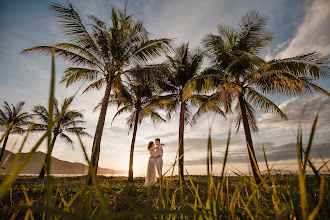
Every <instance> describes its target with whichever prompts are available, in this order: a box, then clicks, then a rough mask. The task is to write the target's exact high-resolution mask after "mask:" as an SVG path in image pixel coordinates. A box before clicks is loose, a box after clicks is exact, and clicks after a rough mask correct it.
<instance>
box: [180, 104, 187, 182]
mask: <svg viewBox="0 0 330 220" xmlns="http://www.w3.org/2000/svg"><path fill="white" fill-rule="evenodd" d="M185 111H186V103H185V102H184V101H182V102H181V109H180V122H179V175H180V176H181V178H182V179H183V178H184V172H183V154H184V149H183V138H184V137H183V136H184V115H185Z"/></svg>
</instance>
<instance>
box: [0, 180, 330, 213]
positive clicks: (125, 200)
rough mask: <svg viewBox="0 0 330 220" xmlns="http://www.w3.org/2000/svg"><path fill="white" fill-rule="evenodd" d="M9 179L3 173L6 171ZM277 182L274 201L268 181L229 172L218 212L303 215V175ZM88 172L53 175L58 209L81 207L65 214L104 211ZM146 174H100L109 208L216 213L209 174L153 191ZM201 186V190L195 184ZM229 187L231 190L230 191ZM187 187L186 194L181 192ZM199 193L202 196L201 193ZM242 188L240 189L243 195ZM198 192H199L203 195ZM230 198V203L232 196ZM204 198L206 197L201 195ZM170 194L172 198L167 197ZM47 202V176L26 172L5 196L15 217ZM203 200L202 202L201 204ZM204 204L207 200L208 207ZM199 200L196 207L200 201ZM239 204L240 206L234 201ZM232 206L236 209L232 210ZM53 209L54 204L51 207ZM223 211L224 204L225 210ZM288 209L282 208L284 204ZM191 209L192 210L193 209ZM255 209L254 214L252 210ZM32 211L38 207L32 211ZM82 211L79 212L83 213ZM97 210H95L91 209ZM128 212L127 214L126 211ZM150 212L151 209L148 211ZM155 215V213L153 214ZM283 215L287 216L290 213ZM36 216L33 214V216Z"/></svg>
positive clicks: (4, 208) (4, 204)
mask: <svg viewBox="0 0 330 220" xmlns="http://www.w3.org/2000/svg"><path fill="white" fill-rule="evenodd" d="M1 179H3V177H1ZM272 179H273V181H275V183H276V185H275V187H274V186H271V188H274V189H276V195H278V200H279V201H278V202H274V194H272V193H269V192H267V191H266V190H265V189H263V187H261V188H259V189H258V187H257V188H255V187H254V185H253V184H251V183H252V182H253V179H251V178H250V177H228V185H227V179H225V181H224V185H223V186H224V187H223V188H222V190H221V192H220V194H219V196H220V197H222V198H223V199H222V200H221V199H220V200H219V204H218V205H219V208H220V207H221V208H222V209H223V210H222V212H219V214H220V213H221V214H220V215H217V217H226V218H228V217H229V218H240V219H241V218H242V219H246V218H247V219H250V218H251V216H250V215H252V216H253V217H255V218H256V219H273V218H276V216H277V215H279V214H280V213H281V212H277V211H276V209H277V208H276V205H279V206H283V207H281V208H282V209H283V210H286V209H285V208H284V207H285V206H287V207H291V208H290V209H289V210H287V211H286V213H285V215H284V216H285V219H291V218H292V219H294V217H297V219H301V218H302V217H301V209H300V194H299V187H297V186H298V185H299V177H298V175H294V174H292V175H280V174H278V175H272ZM265 180H266V182H267V184H269V185H272V183H271V181H270V179H268V178H265ZM220 181H221V178H220V177H214V178H213V182H214V185H215V186H216V185H218V184H220ZM84 182H85V177H58V178H51V184H52V186H53V195H54V206H53V209H54V210H57V211H63V213H65V212H66V213H67V214H69V213H71V214H72V213H75V214H72V216H70V215H66V216H62V217H69V218H71V217H72V218H74V217H76V218H78V216H81V217H82V216H85V217H86V218H87V217H89V218H90V217H92V216H94V217H98V218H100V217H101V214H102V208H101V207H100V200H99V198H98V196H97V194H96V192H95V190H93V189H87V190H86V191H85V192H84V193H83V191H84V189H83V188H84V185H85V184H84ZM317 182H318V181H317V180H316V179H315V176H306V188H307V189H308V190H307V191H308V196H307V197H308V201H309V203H310V204H311V205H312V204H317V203H318V201H319V196H320V187H319V185H318V184H317ZM143 183H144V178H136V179H135V182H134V183H133V184H132V183H128V182H127V178H124V177H103V176H101V177H99V186H100V187H101V190H102V192H103V196H104V198H105V199H106V204H107V207H108V211H109V214H110V216H111V213H112V214H113V215H112V216H113V217H118V218H120V217H122V218H128V217H129V216H133V215H134V216H136V217H138V218H143V217H145V216H146V215H147V214H148V212H150V213H149V214H151V213H153V215H151V216H152V218H157V217H158V218H165V217H167V218H170V219H171V218H174V217H180V216H181V217H182V215H183V214H186V216H185V217H187V218H194V216H195V217H197V215H196V213H195V214H193V212H196V211H197V212H199V213H200V214H205V216H204V217H208V218H210V217H211V215H210V214H211V213H208V212H207V211H206V210H207V209H208V208H207V204H208V203H210V200H209V198H210V197H209V192H208V178H207V176H191V178H190V177H189V176H188V177H187V178H185V181H183V183H182V187H180V181H179V179H178V177H177V176H173V177H172V178H171V177H166V178H164V181H163V188H161V184H160V183H158V184H156V185H155V186H154V187H152V188H151V189H150V191H148V189H146V188H144V187H143ZM329 183H330V176H329V175H327V176H325V184H326V185H327V186H329ZM194 187H196V190H197V191H196V192H198V193H196V192H195V191H194V190H193V192H192V191H191V190H192V188H194ZM227 189H228V191H227ZM181 193H182V195H181ZM196 194H198V196H196ZM238 194H239V195H238ZM84 196H85V197H86V198H85V199H86V200H85V201H86V202H85V203H84V204H83V205H82V206H83V207H81V204H79V203H80V201H81V200H82V197H84ZM197 197H198V198H197ZM228 198H229V203H228V202H227V199H228ZM199 199H200V201H198V200H199ZM329 199H330V198H329V193H327V194H326V196H325V198H324V199H323V202H322V207H321V209H320V212H319V216H320V218H319V219H326V218H327V216H328V213H329V211H330V210H329ZM164 200H167V201H164ZM45 202H46V189H45V181H44V180H39V179H38V178H36V177H20V178H18V179H17V180H16V182H15V183H14V184H13V185H12V188H11V189H10V191H8V192H7V193H6V194H5V196H4V197H3V198H2V199H1V206H0V207H1V208H0V209H1V218H2V219H10V218H11V217H13V216H16V218H17V219H20V218H24V216H26V214H27V207H28V206H30V208H31V210H33V218H34V219H42V218H43V212H44V211H45V210H44V209H43V208H44V207H45ZM199 203H200V204H199ZM201 204H204V208H203V207H202V205H201ZM195 205H196V208H195V207H194V206H195ZM228 205H229V206H232V208H231V207H229V209H228ZM234 206H235V207H234ZM79 209H81V211H79V212H77V211H78V210H79ZM230 209H232V210H233V211H234V212H235V213H231V212H230ZM50 210H52V209H49V210H48V211H50ZM156 210H159V211H162V210H163V211H164V210H171V211H175V210H177V211H179V212H180V211H181V212H182V213H181V215H177V214H176V213H175V212H174V213H172V215H171V214H170V213H167V215H166V212H165V214H163V215H157V214H156V213H155V211H156ZM219 211H220V210H219ZM280 211H282V210H280ZM189 212H191V213H189ZM249 212H250V214H249ZM31 213H32V212H31ZM77 214H78V215H77ZM91 214H93V215H91ZM126 214H127V215H126ZM143 214H146V215H143ZM151 216H149V217H151ZM284 216H283V218H284ZM30 217H32V216H30Z"/></svg>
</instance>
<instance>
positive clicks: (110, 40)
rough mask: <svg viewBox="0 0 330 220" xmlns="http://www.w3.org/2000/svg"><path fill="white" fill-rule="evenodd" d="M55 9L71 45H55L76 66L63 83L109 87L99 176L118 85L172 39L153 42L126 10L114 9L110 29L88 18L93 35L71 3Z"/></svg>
mask: <svg viewBox="0 0 330 220" xmlns="http://www.w3.org/2000/svg"><path fill="white" fill-rule="evenodd" d="M51 9H52V10H53V11H55V12H56V14H57V17H58V18H60V24H61V28H62V29H63V31H64V33H65V35H66V36H68V37H69V42H70V43H60V44H55V45H54V50H55V54H56V55H57V56H59V57H61V58H63V59H65V60H68V61H70V62H71V63H72V64H73V65H74V66H73V67H69V68H67V69H66V70H65V75H64V76H63V77H62V80H61V82H62V83H66V86H67V87H68V86H70V85H71V84H73V83H76V82H78V81H82V82H86V81H87V82H92V83H91V84H90V85H89V86H88V87H87V88H86V89H85V90H84V92H86V91H90V90H92V89H97V90H100V89H102V88H103V87H104V86H105V87H106V88H105V91H104V97H103V99H102V106H101V111H100V115H99V119H98V123H97V126H96V130H95V135H94V141H93V148H92V158H91V165H92V166H93V168H94V170H95V173H96V172H97V166H98V160H99V154H100V144H101V138H102V133H103V127H104V122H105V118H106V113H107V108H108V102H109V98H110V93H111V91H112V90H113V89H114V86H115V84H116V82H117V81H118V80H119V79H120V76H121V75H123V74H126V73H127V70H128V69H129V68H130V65H131V64H132V63H133V62H135V63H136V62H137V63H145V62H147V61H148V60H150V59H152V58H154V57H157V56H160V55H161V54H163V53H165V52H168V51H169V49H170V48H171V46H170V45H171V40H170V39H167V38H162V39H154V40H151V39H150V34H149V33H148V32H147V30H146V29H145V28H144V26H143V22H142V21H134V20H133V16H132V15H131V14H128V13H127V9H126V7H125V9H124V10H123V11H119V10H118V9H116V8H112V11H111V22H112V25H111V26H110V27H107V25H106V23H105V22H103V21H101V20H99V19H98V18H97V17H96V16H94V15H88V16H87V18H88V20H89V21H90V22H91V24H90V25H91V31H90V32H89V31H88V30H87V29H86V27H85V25H84V24H83V23H82V21H81V19H80V17H79V15H78V13H77V12H76V11H75V10H74V9H73V7H72V5H71V4H69V7H65V6H62V5H59V4H55V3H54V4H52V5H51ZM51 50H52V46H38V47H33V48H30V49H26V50H24V51H22V53H23V54H28V53H31V52H38V53H40V54H43V55H50V54H51ZM89 183H91V178H89Z"/></svg>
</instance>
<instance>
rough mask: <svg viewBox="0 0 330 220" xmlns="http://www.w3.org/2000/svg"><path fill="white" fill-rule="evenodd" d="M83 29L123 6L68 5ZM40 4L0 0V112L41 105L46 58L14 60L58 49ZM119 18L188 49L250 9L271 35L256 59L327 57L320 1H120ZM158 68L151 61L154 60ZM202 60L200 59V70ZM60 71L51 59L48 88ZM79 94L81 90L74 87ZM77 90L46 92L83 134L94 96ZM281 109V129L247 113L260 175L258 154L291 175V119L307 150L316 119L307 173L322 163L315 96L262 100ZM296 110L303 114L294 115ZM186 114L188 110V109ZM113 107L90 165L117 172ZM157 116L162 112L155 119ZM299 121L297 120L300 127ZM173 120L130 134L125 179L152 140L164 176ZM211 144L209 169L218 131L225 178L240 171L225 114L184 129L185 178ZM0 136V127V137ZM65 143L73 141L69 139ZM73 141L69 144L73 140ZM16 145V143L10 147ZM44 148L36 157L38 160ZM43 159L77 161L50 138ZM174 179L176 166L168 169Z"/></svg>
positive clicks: (324, 8)
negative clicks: (160, 150)
mask: <svg viewBox="0 0 330 220" xmlns="http://www.w3.org/2000/svg"><path fill="white" fill-rule="evenodd" d="M54 2H56V3H59V4H64V5H66V4H67V1H66V0H54ZM70 2H71V3H72V5H73V7H74V9H75V10H77V11H78V13H79V14H80V16H81V17H82V19H83V22H85V24H87V23H88V21H87V20H86V15H88V14H93V15H97V16H98V17H99V18H100V19H101V20H103V21H105V22H107V23H108V25H109V24H110V11H111V7H112V6H115V7H119V8H123V7H124V4H125V1H123V0H112V1H111V0H94V1H88V0H70ZM49 4H50V2H49V1H45V0H26V1H20V0H0V30H1V31H0V39H1V41H0V66H1V68H0V107H2V105H3V101H7V102H8V103H13V104H16V103H17V102H18V101H25V102H26V104H25V106H24V110H25V111H28V112H30V111H31V109H32V107H33V106H34V105H38V104H41V105H47V100H48V99H47V97H48V93H49V79H50V57H43V56H40V55H37V54H34V55H27V56H26V55H21V54H20V51H22V50H23V49H26V48H30V47H34V46H39V45H51V44H52V43H59V42H67V39H66V38H65V36H64V35H63V33H62V32H61V30H60V28H59V27H58V23H57V22H56V18H55V16H54V14H53V12H52V11H50V10H49ZM128 10H129V12H131V13H133V15H134V18H135V19H139V20H143V21H144V25H145V27H146V28H147V30H148V31H149V32H150V33H151V34H152V35H151V36H152V38H162V37H168V38H173V39H175V43H176V44H177V45H178V44H180V43H184V42H189V43H190V46H191V47H199V46H200V41H201V39H202V37H203V36H205V35H206V34H209V33H213V34H216V33H217V25H218V24H231V25H233V26H234V27H237V21H238V20H239V18H240V17H241V16H242V15H243V14H244V13H247V12H249V11H251V10H258V11H260V12H261V13H263V14H264V15H266V16H267V17H268V18H269V24H268V27H269V29H271V30H272V31H273V32H274V33H275V36H276V39H275V40H274V41H273V43H272V44H271V45H270V46H269V47H268V48H267V49H265V50H264V51H263V52H262V54H261V56H262V57H263V58H264V59H266V60H271V59H274V58H276V59H279V58H287V57H291V56H296V55H299V54H303V53H308V52H312V51H317V52H320V53H322V54H323V55H324V56H329V54H330V38H329V34H330V26H329V25H328V21H329V20H330V1H328V0H313V1H312V0H307V1H303V0H278V1H271V0H266V1H265V0H246V1H238V0H205V1H200V0H164V1H160V0H135V1H134V0H129V1H128ZM157 61H159V59H158V60H156V61H153V62H157ZM207 62H208V61H207V60H205V63H207ZM68 66H69V63H67V62H65V61H63V60H60V59H56V80H57V82H59V80H60V78H61V76H62V75H63V71H64V69H65V68H66V67H68ZM329 82H330V81H329V79H322V80H319V81H318V82H317V83H318V85H320V86H322V87H324V88H325V89H327V90H328V91H329V87H330V86H329V85H330V84H329ZM81 86H82V87H81ZM86 86H87V85H82V84H79V83H78V84H76V85H74V86H72V87H69V88H65V86H63V85H61V84H58V83H57V84H56V97H57V99H58V100H59V102H61V101H63V100H64V99H65V98H66V97H69V96H71V95H73V94H75V93H76V92H77V91H78V93H77V96H76V98H75V100H74V101H73V104H72V108H74V109H77V110H83V113H84V115H85V121H86V124H85V125H84V126H85V127H86V131H87V132H88V133H89V134H91V135H93V134H94V132H95V127H96V124H97V120H98V116H99V112H98V111H96V112H93V108H94V107H95V106H96V105H97V104H98V103H99V101H100V100H101V99H102V97H103V92H104V91H103V90H102V91H101V92H96V91H95V92H90V93H87V94H81V93H82V89H83V88H84V87H86ZM270 98H271V100H273V101H274V102H275V103H276V104H277V105H278V106H279V107H280V108H281V110H282V111H283V112H284V113H286V114H287V116H288V118H289V120H287V121H285V120H282V119H281V118H279V117H278V116H276V115H273V114H271V113H266V112H260V111H258V110H256V111H257V115H256V116H257V122H258V126H259V132H258V134H254V135H253V141H254V145H255V151H256V156H257V159H258V161H259V166H260V169H261V170H264V169H265V163H264V159H263V151H262V147H263V146H264V148H265V151H266V155H267V158H268V160H269V162H270V163H271V165H274V169H279V170H292V171H294V170H296V169H297V165H296V164H297V163H296V161H297V159H296V145H295V143H296V133H297V128H298V124H299V121H301V123H302V127H303V134H304V143H307V140H308V137H309V132H310V129H311V127H312V122H313V120H314V118H315V116H316V114H317V113H318V112H319V114H320V117H319V118H320V120H319V123H318V127H317V131H316V135H315V137H314V145H313V149H314V150H313V152H312V158H313V160H315V162H316V164H317V165H320V164H321V160H320V158H319V154H321V155H322V156H323V157H324V158H328V159H329V158H330V138H329V134H330V124H329V122H330V101H329V98H328V97H326V96H324V95H302V96H299V97H294V96H281V97H279V96H271V97H270ZM304 106H305V111H304V115H303V116H302V117H301V113H302V109H303V108H304ZM191 109H192V111H193V112H194V111H195V110H196V107H192V108H191ZM115 112H116V107H110V108H109V109H108V112H107V118H106V122H105V127H104V132H103V137H102V143H101V156H100V161H99V166H100V167H104V168H112V169H117V170H122V169H128V160H129V150H130V143H131V138H132V132H129V131H128V128H127V126H126V117H127V115H123V116H121V117H118V118H116V120H115V121H114V123H113V124H112V125H111V120H112V118H113V116H114V114H115ZM160 113H161V114H164V113H163V112H160ZM301 118H302V119H301ZM178 119H179V117H178V112H176V113H174V114H173V115H172V119H171V120H170V121H169V122H167V123H162V124H158V125H156V126H154V125H153V124H152V123H151V121H150V120H148V119H147V120H145V121H144V122H143V123H142V124H141V125H140V126H139V128H138V132H137V140H136V147H135V156H134V172H135V175H137V176H145V173H146V168H147V163H148V157H149V155H148V151H147V150H146V148H147V143H148V142H149V141H151V140H153V139H155V138H157V137H159V138H160V139H161V142H163V143H164V144H165V145H166V146H165V147H164V157H163V158H164V169H163V170H167V169H169V168H170V167H171V166H172V164H173V162H174V161H175V155H176V152H177V147H178V144H177V143H178V127H179V123H178ZM210 127H211V128H212V129H211V136H212V141H213V149H214V152H213V155H214V158H215V167H214V171H215V173H216V174H218V173H219V172H220V170H221V169H222V166H221V162H220V161H222V159H223V155H224V151H225V146H226V142H227V138H228V132H229V130H231V136H230V147H229V165H228V170H227V171H228V173H231V172H233V171H235V172H237V170H239V171H240V172H244V173H246V172H248V171H249V169H248V167H249V166H248V164H247V163H248V157H247V148H246V144H245V138H244V134H243V132H242V129H241V130H239V131H238V133H237V134H236V133H235V115H228V116H227V119H226V120H225V119H224V118H222V117H220V116H214V115H211V114H208V115H205V116H203V117H202V118H201V119H200V120H199V121H198V122H197V123H196V124H195V125H194V126H193V127H190V126H187V127H186V130H185V168H186V169H187V171H188V172H189V173H190V174H206V165H205V164H206V148H207V145H206V144H207V138H208V134H209V130H210V129H209V128H210ZM3 132H4V128H0V134H3ZM38 137H39V135H37V134H33V135H31V136H30V137H29V138H28V141H27V144H26V145H25V147H24V149H23V151H25V152H26V151H28V150H30V149H31V146H33V144H34V143H35V142H36V140H37V138H38ZM73 139H74V138H73ZM21 140H22V137H20V136H15V135H13V136H11V138H10V139H9V141H8V145H7V149H8V150H11V151H13V152H15V151H17V150H18V143H19V142H20V141H21ZM74 140H76V139H74ZM83 141H84V144H85V147H86V151H87V153H88V154H89V155H90V153H91V148H92V141H93V140H92V138H83ZM15 143H16V144H15ZM45 149H46V148H45V144H43V145H42V146H41V147H40V148H39V149H38V150H40V151H44V152H45ZM53 156H54V157H56V158H59V159H62V160H67V161H71V162H82V163H86V162H85V161H84V157H83V153H82V150H81V147H80V146H79V145H78V144H77V142H76V143H75V144H74V150H72V149H71V147H70V146H67V145H66V144H65V143H64V142H63V141H61V140H57V142H56V144H55V148H54V151H53ZM175 173H177V168H176V169H175Z"/></svg>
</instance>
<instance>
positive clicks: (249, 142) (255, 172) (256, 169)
mask: <svg viewBox="0 0 330 220" xmlns="http://www.w3.org/2000/svg"><path fill="white" fill-rule="evenodd" d="M238 101H239V105H240V108H241V113H242V119H243V126H244V133H245V139H246V145H247V148H248V154H249V160H250V164H251V168H252V172H253V176H254V179H255V181H256V183H257V184H259V183H260V182H261V181H260V178H259V175H258V173H259V174H260V170H259V167H258V162H257V158H256V156H255V153H254V149H253V143H252V136H251V130H250V126H249V122H248V117H247V113H246V105H245V100H244V98H243V95H240V96H239V97H238ZM249 147H250V149H251V150H249ZM253 158H254V160H255V163H254V161H253Z"/></svg>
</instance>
